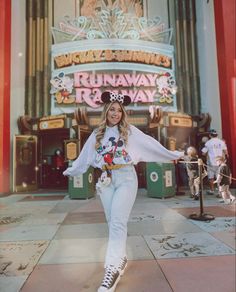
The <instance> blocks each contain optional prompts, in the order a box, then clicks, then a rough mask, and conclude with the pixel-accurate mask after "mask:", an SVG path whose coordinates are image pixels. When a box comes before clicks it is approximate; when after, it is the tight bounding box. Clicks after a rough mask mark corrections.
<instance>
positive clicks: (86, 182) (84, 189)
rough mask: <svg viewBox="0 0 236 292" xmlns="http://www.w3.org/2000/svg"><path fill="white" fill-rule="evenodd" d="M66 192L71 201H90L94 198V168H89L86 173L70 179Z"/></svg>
mask: <svg viewBox="0 0 236 292" xmlns="http://www.w3.org/2000/svg"><path fill="white" fill-rule="evenodd" d="M68 185H69V186H68V188H69V190H68V192H69V197H70V198H71V199H90V198H92V197H94V196H95V183H94V168H93V167H89V169H88V170H87V172H86V173H84V174H81V175H79V176H76V177H70V178H69V183H68Z"/></svg>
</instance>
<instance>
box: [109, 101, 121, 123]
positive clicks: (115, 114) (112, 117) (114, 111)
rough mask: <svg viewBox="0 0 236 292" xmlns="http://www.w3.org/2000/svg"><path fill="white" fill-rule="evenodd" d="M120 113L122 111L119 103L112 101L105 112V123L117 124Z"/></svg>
mask: <svg viewBox="0 0 236 292" xmlns="http://www.w3.org/2000/svg"><path fill="white" fill-rule="evenodd" d="M122 114H123V112H122V108H121V106H120V104H119V103H118V102H114V103H112V104H111V106H110V108H109V110H108V112H107V125H108V126H109V127H113V126H115V125H117V124H119V122H120V120H121V118H122Z"/></svg>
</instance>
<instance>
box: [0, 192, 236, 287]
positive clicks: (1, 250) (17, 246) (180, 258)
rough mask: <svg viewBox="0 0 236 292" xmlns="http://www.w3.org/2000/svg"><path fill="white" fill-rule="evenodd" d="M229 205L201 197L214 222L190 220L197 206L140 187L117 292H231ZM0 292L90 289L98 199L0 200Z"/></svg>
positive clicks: (100, 239) (99, 253) (99, 269)
mask: <svg viewBox="0 0 236 292" xmlns="http://www.w3.org/2000/svg"><path fill="white" fill-rule="evenodd" d="M235 206H236V205H222V204H220V203H219V202H218V199H217V198H216V197H215V196H207V195H205V196H204V212H205V213H210V214H212V215H214V217H215V218H214V220H211V221H198V220H191V219H190V218H189V215H190V214H192V213H199V211H200V205H199V201H194V200H192V199H190V198H189V196H188V195H187V193H186V195H182V196H173V197H170V198H166V199H155V198H149V197H148V196H147V193H146V191H145V190H144V189H140V190H139V192H138V196H137V199H136V202H135V205H134V208H133V210H132V212H131V215H130V219H129V223H128V239H127V255H128V258H129V262H128V268H127V270H126V273H125V275H124V276H123V277H122V278H121V281H120V282H119V284H118V286H117V289H116V291H117V292H195V291H196V292H199V291H202V292H208V291H209V292H236V290H235ZM0 210H1V215H0V261H1V263H0V291H1V292H17V291H22V292H62V291H63V292H64V291H68V292H74V291H76V292H96V291H97V288H98V286H99V284H100V281H101V279H102V277H103V261H104V257H105V251H106V246H107V237H108V228H107V224H106V221H105V216H104V213H103V209H102V204H101V201H100V198H99V197H98V196H96V197H94V198H92V199H89V200H71V199H70V198H69V197H68V195H67V194H66V193H64V194H63V193H59V194H56V193H54V194H53V195H52V194H43V195H42V196H41V195H39V194H37V196H36V194H32V196H31V195H29V194H25V195H24V194H18V195H10V196H8V197H6V196H5V197H2V198H0Z"/></svg>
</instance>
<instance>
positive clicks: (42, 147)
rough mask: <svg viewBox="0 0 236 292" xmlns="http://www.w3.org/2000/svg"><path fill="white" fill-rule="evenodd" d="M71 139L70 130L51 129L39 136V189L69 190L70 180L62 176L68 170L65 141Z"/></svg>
mask: <svg viewBox="0 0 236 292" xmlns="http://www.w3.org/2000/svg"><path fill="white" fill-rule="evenodd" d="M69 138H70V129H55V130H54V129H51V130H44V131H41V132H40V134H39V156H40V157H39V163H40V166H41V167H40V173H39V187H40V188H42V189H67V187H68V179H67V178H66V177H65V176H64V175H63V174H62V173H63V171H64V170H65V169H66V168H67V166H68V163H67V162H66V161H65V155H64V140H68V139H69Z"/></svg>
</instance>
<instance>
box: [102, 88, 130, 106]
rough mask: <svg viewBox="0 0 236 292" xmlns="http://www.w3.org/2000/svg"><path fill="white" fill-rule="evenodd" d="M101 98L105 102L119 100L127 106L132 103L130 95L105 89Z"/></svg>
mask: <svg viewBox="0 0 236 292" xmlns="http://www.w3.org/2000/svg"><path fill="white" fill-rule="evenodd" d="M101 100H102V102H104V103H110V102H115V101H117V102H119V103H121V104H122V105H125V106H126V105H129V104H130V103H131V98H130V97H129V96H128V95H123V94H117V93H114V92H109V91H105V92H103V93H102V95H101Z"/></svg>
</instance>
